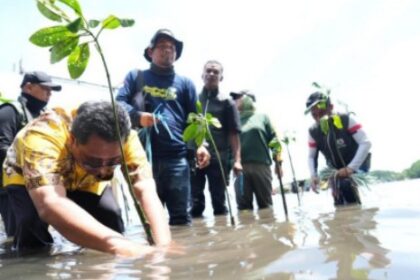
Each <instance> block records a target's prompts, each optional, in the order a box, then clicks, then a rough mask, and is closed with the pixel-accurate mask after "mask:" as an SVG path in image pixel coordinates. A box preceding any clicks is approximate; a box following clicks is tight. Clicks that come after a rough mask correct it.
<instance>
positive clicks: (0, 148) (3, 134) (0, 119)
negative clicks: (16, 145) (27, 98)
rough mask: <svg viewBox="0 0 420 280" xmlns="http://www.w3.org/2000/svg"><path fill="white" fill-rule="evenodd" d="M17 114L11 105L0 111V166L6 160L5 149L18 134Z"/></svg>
mask: <svg viewBox="0 0 420 280" xmlns="http://www.w3.org/2000/svg"><path fill="white" fill-rule="evenodd" d="M18 125H19V123H18V120H17V113H16V111H15V109H13V107H12V105H5V106H3V107H2V108H1V109H0V164H1V163H3V161H4V159H5V158H6V153H7V149H8V148H9V146H10V145H11V144H12V142H13V139H14V138H15V136H16V134H17V132H18Z"/></svg>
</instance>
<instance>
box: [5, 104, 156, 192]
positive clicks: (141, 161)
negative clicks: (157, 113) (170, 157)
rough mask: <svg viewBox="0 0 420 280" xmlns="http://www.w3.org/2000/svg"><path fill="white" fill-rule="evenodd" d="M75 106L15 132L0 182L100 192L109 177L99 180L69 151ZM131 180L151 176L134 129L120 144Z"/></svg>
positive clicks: (44, 117)
mask: <svg viewBox="0 0 420 280" xmlns="http://www.w3.org/2000/svg"><path fill="white" fill-rule="evenodd" d="M75 115H76V110H74V111H73V112H72V113H67V112H65V111H64V110H63V109H60V108H56V109H54V110H50V111H47V112H45V113H44V114H42V115H41V116H40V117H39V118H37V119H34V120H33V121H32V122H31V123H29V124H28V125H27V126H26V127H25V128H24V129H22V130H21V131H20V132H19V133H18V135H17V136H16V138H15V140H14V142H13V144H12V146H11V147H10V148H9V150H8V152H7V157H6V159H5V161H4V164H3V182H4V186H6V187H7V186H8V185H12V184H13V185H25V186H26V187H27V188H29V189H31V188H34V187H40V186H45V185H58V184H62V185H63V186H64V187H65V188H66V189H67V190H80V191H87V192H92V193H95V194H98V195H99V194H101V193H102V192H103V190H104V189H105V187H106V186H108V185H109V184H110V182H109V181H100V180H98V179H96V178H95V176H93V175H90V174H89V173H87V172H86V171H85V170H84V169H83V167H81V166H80V165H79V164H77V163H76V161H75V160H74V158H73V156H72V154H71V151H70V128H71V123H72V120H73V118H74V116H75ZM123 150H124V156H125V160H126V162H127V165H128V168H129V174H130V178H131V180H132V182H135V181H136V180H137V179H139V176H140V177H141V178H151V177H153V176H152V172H151V168H150V165H149V163H148V162H147V158H146V153H145V152H144V149H143V147H142V146H141V144H140V141H139V139H138V136H137V134H136V132H135V131H134V130H132V131H131V133H130V135H129V137H128V139H127V141H126V143H125V144H124V146H123Z"/></svg>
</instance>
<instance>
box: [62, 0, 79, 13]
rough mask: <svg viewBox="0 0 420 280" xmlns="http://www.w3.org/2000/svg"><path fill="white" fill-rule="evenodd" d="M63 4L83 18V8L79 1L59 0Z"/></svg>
mask: <svg viewBox="0 0 420 280" xmlns="http://www.w3.org/2000/svg"><path fill="white" fill-rule="evenodd" d="M58 1H60V2H61V3H63V4H65V5H67V6H69V7H70V8H72V9H73V11H75V12H76V14H77V15H79V16H82V8H81V7H80V4H79V2H78V1H77V0H58Z"/></svg>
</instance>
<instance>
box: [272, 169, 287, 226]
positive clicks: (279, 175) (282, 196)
mask: <svg viewBox="0 0 420 280" xmlns="http://www.w3.org/2000/svg"><path fill="white" fill-rule="evenodd" d="M275 165H276V170H277V177H278V178H279V183H280V194H281V198H282V200H283V210H284V215H285V216H286V221H288V220H289V214H288V211H287V202H286V195H285V193H284V186H283V180H282V179H281V174H280V164H279V163H278V162H277V161H275Z"/></svg>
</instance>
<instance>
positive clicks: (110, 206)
mask: <svg viewBox="0 0 420 280" xmlns="http://www.w3.org/2000/svg"><path fill="white" fill-rule="evenodd" d="M117 114H118V120H119V127H120V134H121V138H122V142H123V151H124V156H125V160H126V162H127V165H128V168H129V176H130V178H131V182H132V184H133V186H134V192H135V195H136V198H137V200H138V201H139V203H140V204H141V205H142V208H143V210H144V213H145V216H146V219H147V220H148V221H149V223H150V227H151V231H152V235H153V238H154V241H155V243H156V245H167V244H169V243H170V241H171V234H170V231H169V227H168V222H167V219H166V216H165V213H164V211H163V207H162V204H161V202H160V200H159V198H158V196H157V194H156V186H155V182H154V180H153V176H152V172H151V168H150V165H149V164H148V162H147V159H146V155H145V152H144V150H143V148H142V146H141V144H140V142H139V140H138V137H137V135H136V133H135V132H134V131H132V130H130V127H131V124H130V119H129V116H128V115H127V113H125V111H124V110H123V109H122V108H121V107H119V106H117ZM121 161H122V155H121V152H120V147H119V142H118V131H117V129H116V128H115V122H114V115H113V110H112V106H111V103H110V102H106V101H93V102H86V103H83V104H82V105H81V106H80V107H79V108H78V109H77V111H75V112H73V113H72V114H67V113H66V112H65V111H64V110H61V109H55V110H53V111H48V112H46V113H44V114H42V115H41V116H40V117H38V118H37V119H35V120H34V121H32V122H31V123H29V124H28V125H27V126H26V127H25V128H24V129H23V130H21V131H20V132H19V134H18V135H17V137H16V138H15V140H14V142H13V144H12V146H11V147H10V149H9V150H8V154H7V157H6V160H5V163H4V165H3V172H4V176H3V179H4V185H5V187H6V190H7V192H8V194H9V198H10V202H11V207H12V210H13V212H14V216H15V219H16V232H15V233H14V245H15V247H16V248H17V249H21V248H26V247H32V248H33V247H44V246H47V245H50V244H52V242H53V239H52V237H51V235H50V233H49V231H48V225H51V226H53V227H54V228H55V229H56V230H57V231H58V232H60V233H61V234H62V235H63V236H64V237H66V238H67V239H68V240H70V241H72V242H74V243H75V244H78V245H80V246H83V247H87V248H91V249H95V250H99V251H102V252H108V253H111V254H115V255H120V256H129V257H130V256H140V255H142V254H145V253H150V252H151V251H153V248H152V247H148V246H144V245H141V244H137V243H135V242H132V241H130V240H128V239H126V238H125V237H124V236H123V235H122V232H123V231H124V225H123V222H122V218H121V211H120V209H119V207H118V205H117V203H116V201H115V199H114V197H113V196H112V190H111V188H110V184H109V182H110V180H111V179H112V177H113V176H114V170H115V168H116V167H117V166H119V165H120V164H121Z"/></svg>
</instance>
